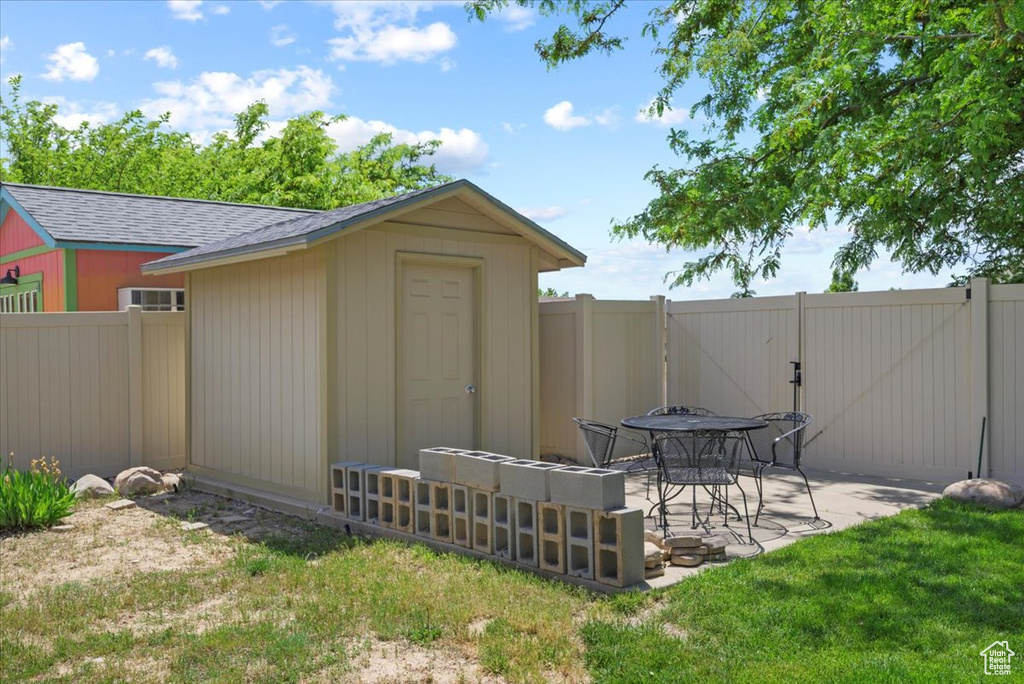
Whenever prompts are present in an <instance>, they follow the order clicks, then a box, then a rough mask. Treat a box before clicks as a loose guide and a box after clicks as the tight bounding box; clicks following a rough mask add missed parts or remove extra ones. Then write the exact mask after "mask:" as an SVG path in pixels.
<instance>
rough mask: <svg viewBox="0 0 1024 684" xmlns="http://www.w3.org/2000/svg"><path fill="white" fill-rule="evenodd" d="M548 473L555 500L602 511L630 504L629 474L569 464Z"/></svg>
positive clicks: (576, 506)
mask: <svg viewBox="0 0 1024 684" xmlns="http://www.w3.org/2000/svg"><path fill="white" fill-rule="evenodd" d="M548 476H549V478H548V480H549V482H550V485H551V501H552V503H559V504H562V505H563V506H569V507H571V508H592V509H594V510H598V511H608V510H612V509H613V508H621V507H622V506H624V505H625V504H626V475H625V473H623V472H621V471H617V470H605V469H604V468H584V467H583V466H568V467H566V468H556V469H554V470H551V471H549V472H548Z"/></svg>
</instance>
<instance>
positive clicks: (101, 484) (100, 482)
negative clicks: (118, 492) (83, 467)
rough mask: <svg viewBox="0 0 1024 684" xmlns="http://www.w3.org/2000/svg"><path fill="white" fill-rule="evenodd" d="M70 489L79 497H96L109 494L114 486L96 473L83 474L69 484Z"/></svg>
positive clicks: (112, 491)
mask: <svg viewBox="0 0 1024 684" xmlns="http://www.w3.org/2000/svg"><path fill="white" fill-rule="evenodd" d="M71 491H73V492H74V493H75V496H76V497H78V498H79V499H98V498H100V497H101V496H110V495H111V494H113V493H114V488H113V487H111V486H110V483H109V482H107V481H106V480H104V479H103V478H102V477H97V476H96V475H83V476H82V477H80V478H78V479H77V480H76V481H75V484H73V485H71Z"/></svg>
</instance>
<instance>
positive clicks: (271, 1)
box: [260, 0, 283, 10]
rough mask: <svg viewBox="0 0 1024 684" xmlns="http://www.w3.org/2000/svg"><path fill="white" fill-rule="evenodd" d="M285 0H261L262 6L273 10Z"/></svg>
mask: <svg viewBox="0 0 1024 684" xmlns="http://www.w3.org/2000/svg"><path fill="white" fill-rule="evenodd" d="M282 2H283V0H260V7H262V8H263V9H265V10H272V9H274V8H275V7H277V6H278V5H280V4H281V3H282Z"/></svg>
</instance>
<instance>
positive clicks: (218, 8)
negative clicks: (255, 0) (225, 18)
mask: <svg viewBox="0 0 1024 684" xmlns="http://www.w3.org/2000/svg"><path fill="white" fill-rule="evenodd" d="M210 12H212V13H213V14H231V8H230V7H228V6H227V5H214V6H213V7H211V8H210Z"/></svg>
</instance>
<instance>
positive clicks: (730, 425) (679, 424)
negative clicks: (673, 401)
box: [622, 414, 768, 543]
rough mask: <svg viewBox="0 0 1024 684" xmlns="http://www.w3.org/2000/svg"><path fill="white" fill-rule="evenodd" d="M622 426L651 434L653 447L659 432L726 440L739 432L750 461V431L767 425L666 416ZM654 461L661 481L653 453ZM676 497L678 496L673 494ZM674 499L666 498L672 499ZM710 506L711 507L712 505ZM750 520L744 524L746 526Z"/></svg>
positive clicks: (725, 418)
mask: <svg viewBox="0 0 1024 684" xmlns="http://www.w3.org/2000/svg"><path fill="white" fill-rule="evenodd" d="M622 425H623V426H625V427H628V428H631V429H633V430H641V431H646V432H649V433H651V436H652V443H653V442H654V439H653V437H654V435H655V434H656V433H659V432H681V433H702V434H711V435H718V436H720V437H721V438H723V439H724V438H725V437H727V436H728V435H729V433H733V432H739V433H742V434H743V441H744V444H745V445H746V448H747V452H748V454H749V456H750V458H751V460H754V459H755V456H754V453H755V452H754V448H753V445H752V444H751V443H750V435H749V432H750V431H751V430H758V429H761V428H765V427H768V423H767V422H765V421H763V420H759V419H756V418H739V417H732V416H700V415H693V414H668V415H659V416H649V415H644V416H631V417H629V418H624V419H623V420H622ZM654 458H655V460H656V461H657V462H658V465H659V471H658V473H659V479H660V477H661V469H660V466H661V456H660V454H659V453H658V452H657V451H655V452H654ZM658 493H659V499H660V501H659V507H660V508H661V511H660V513H661V521H662V525H663V527H664V528H665V530H666V533H667V528H668V522H667V517H666V512H665V503H666V502H667V500H668V499H666V498H665V497H664V495H663V493H662V491H661V486H660V484H659V487H658ZM676 494H678V492H677V493H676ZM674 496H675V495H673V496H672V497H669V498H674ZM726 505H727V506H729V508H732V510H733V511H735V512H736V516H737V518H739V517H741V516H740V515H739V511H736V509H735V508H734V507H733V506H730V505H729V504H728V502H726ZM712 506H713V504H712ZM693 515H694V524H696V499H695V500H694V513H693ZM749 522H750V521H749V520H748V521H747V523H748V526H749ZM750 538H751V543H753V535H752V534H751V535H750Z"/></svg>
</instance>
